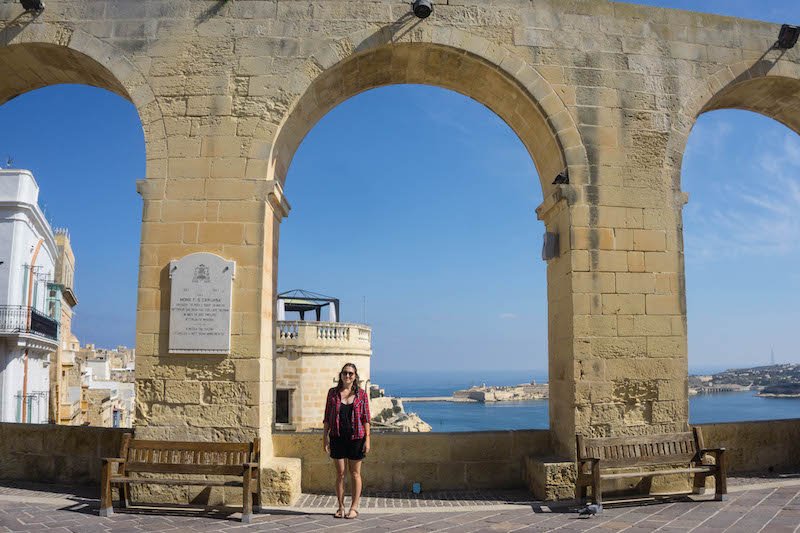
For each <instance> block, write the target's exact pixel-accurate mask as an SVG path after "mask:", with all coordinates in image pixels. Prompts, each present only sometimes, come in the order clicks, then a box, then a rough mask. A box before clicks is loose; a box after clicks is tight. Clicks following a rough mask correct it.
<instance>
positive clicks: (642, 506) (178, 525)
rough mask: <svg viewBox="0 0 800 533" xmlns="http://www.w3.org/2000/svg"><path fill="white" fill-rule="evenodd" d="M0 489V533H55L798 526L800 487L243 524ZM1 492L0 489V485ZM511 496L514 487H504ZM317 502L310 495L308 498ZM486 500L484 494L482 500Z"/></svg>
mask: <svg viewBox="0 0 800 533" xmlns="http://www.w3.org/2000/svg"><path fill="white" fill-rule="evenodd" d="M12 489H13V490H15V491H17V492H16V493H15V494H2V495H0V532H7V531H37V532H38V531H41V532H52V531H55V532H60V533H92V532H98V533H99V532H110V531H114V532H115V533H126V532H131V533H132V532H140V531H192V532H216V531H233V530H235V531H278V530H289V531H297V532H303V531H322V530H333V531H336V530H341V531H348V532H350V531H362V532H369V531H376V532H377V531H407V532H412V531H430V532H433V531H451V532H459V533H460V532H465V533H466V532H489V531H492V532H497V531H503V532H521V531H559V532H577V531H594V532H607V531H626V532H628V533H635V532H644V531H659V532H674V531H681V532H687V531H691V532H697V533H703V532H704V533H710V532H722V531H727V532H731V533H733V532H742V533H756V532H765V533H766V532H768V533H772V532H781V533H782V532H790V533H798V532H800V485H798V484H796V483H795V484H792V485H788V486H787V485H776V486H773V487H768V488H760V489H748V488H746V487H739V489H740V490H738V491H736V492H732V493H731V494H730V497H729V499H728V500H727V501H724V502H717V501H713V500H708V499H705V500H701V501H693V500H691V499H689V498H676V499H672V500H668V501H662V502H652V501H651V502H647V501H645V502H636V503H617V504H609V505H607V506H606V509H605V510H604V512H603V513H602V515H600V516H598V517H595V518H591V519H583V518H579V517H578V516H577V514H576V513H575V512H574V508H571V507H569V506H561V507H547V506H543V505H539V504H535V503H529V502H527V503H526V502H521V501H509V502H507V503H493V504H483V506H474V507H472V506H471V507H469V508H468V509H467V508H458V507H454V506H450V507H449V508H444V507H442V508H436V507H432V508H431V507H428V508H419V509H414V508H402V509H400V508H398V509H389V508H365V509H363V512H362V514H361V516H360V517H359V518H358V519H356V520H344V519H336V518H333V517H332V516H331V514H330V510H329V509H328V510H325V511H324V512H323V511H320V512H316V511H312V510H310V509H308V510H303V509H301V508H291V509H271V510H267V511H266V512H265V513H263V514H260V515H257V516H256V517H255V519H254V523H253V524H242V523H241V522H240V521H239V518H240V516H241V515H240V513H239V512H237V510H236V509H210V510H206V509H196V508H169V509H167V508H152V507H147V508H145V507H141V508H134V509H131V510H123V511H121V512H117V513H116V514H114V515H113V516H111V517H109V518H101V517H99V516H97V501H96V500H95V499H90V498H81V497H80V496H76V495H69V494H67V493H66V492H57V491H52V492H49V493H48V494H56V495H57V496H55V497H48V496H41V497H40V498H39V499H40V500H44V503H43V502H42V501H37V502H36V503H29V502H26V501H20V500H25V499H26V498H27V497H30V495H31V494H33V493H36V491H33V490H29V489H22V488H19V487H18V488H9V489H7V490H8V491H10V490H12ZM25 490H27V491H28V492H23V491H25ZM2 492H5V490H4V491H2ZM500 495H506V496H509V497H508V498H507V499H508V500H513V498H512V497H510V496H512V495H513V493H508V494H506V493H502V494H500ZM311 501H312V503H316V500H311ZM487 501H490V500H487Z"/></svg>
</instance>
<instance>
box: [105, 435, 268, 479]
mask: <svg viewBox="0 0 800 533" xmlns="http://www.w3.org/2000/svg"><path fill="white" fill-rule="evenodd" d="M260 451H261V450H260V442H259V439H255V440H254V441H253V442H242V443H240V442H186V441H183V442H180V441H157V440H137V439H131V438H127V439H124V441H123V444H122V446H121V449H120V457H123V458H125V459H126V462H125V465H124V470H123V471H122V472H124V473H128V472H153V473H164V474H216V475H242V473H243V471H244V468H243V465H244V463H251V462H254V463H257V462H258V461H259V455H260Z"/></svg>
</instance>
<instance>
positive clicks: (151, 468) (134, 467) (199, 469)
mask: <svg viewBox="0 0 800 533" xmlns="http://www.w3.org/2000/svg"><path fill="white" fill-rule="evenodd" d="M126 472H127V473H131V472H150V473H155V474H209V475H218V476H240V475H242V472H244V467H243V466H242V465H193V464H185V463H128V465H127V469H126Z"/></svg>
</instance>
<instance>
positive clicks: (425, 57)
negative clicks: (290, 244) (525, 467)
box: [264, 30, 588, 450]
mask: <svg viewBox="0 0 800 533" xmlns="http://www.w3.org/2000/svg"><path fill="white" fill-rule="evenodd" d="M380 35H381V34H378V36H380ZM384 37H385V36H384ZM448 37H449V38H448V39H446V40H443V41H441V42H436V41H433V40H432V41H426V42H400V43H398V42H393V40H392V39H385V38H378V37H376V35H375V34H369V35H367V34H361V35H357V36H354V37H351V38H348V39H345V40H343V41H341V42H340V43H338V44H337V45H334V46H331V47H330V48H328V49H327V52H331V51H334V52H333V53H328V54H326V53H325V52H318V53H317V54H316V55H315V56H313V57H312V60H311V61H310V62H309V64H312V65H316V66H321V65H324V64H325V61H326V60H327V61H328V62H330V63H332V64H331V65H330V66H328V67H327V68H326V69H325V70H323V71H322V72H320V73H319V74H318V75H317V76H316V78H314V80H313V81H312V82H311V83H309V84H308V86H307V87H306V88H305V89H304V91H303V92H302V95H301V96H300V97H299V99H298V100H297V101H296V103H295V105H294V106H293V107H292V108H291V109H290V111H289V112H288V113H287V114H286V116H285V117H284V120H283V121H282V123H281V125H280V127H279V129H278V131H277V132H276V134H275V138H274V139H275V140H274V142H273V145H272V150H271V154H270V159H269V162H270V169H269V171H270V174H269V178H270V179H271V180H273V183H278V184H281V185H282V184H283V183H284V182H285V180H286V175H287V172H288V169H289V166H290V164H291V161H292V158H293V157H294V154H295V152H296V150H297V148H298V146H299V145H300V143H301V142H302V140H303V138H304V137H305V136H306V134H307V133H308V132H309V130H310V129H311V128H312V127H313V126H314V125H315V124H316V123H317V122H318V121H319V120H320V119H321V118H322V117H323V116H324V115H325V114H326V113H328V112H329V111H330V110H331V109H333V108H334V107H336V106H337V105H338V104H340V103H342V102H343V101H345V100H346V99H348V98H350V97H352V96H354V95H356V94H359V93H361V92H364V91H367V90H369V89H373V88H376V87H380V86H386V85H392V84H404V83H409V84H424V85H433V86H438V87H442V88H446V89H450V90H453V91H456V92H458V93H461V94H463V95H465V96H468V97H471V98H473V99H475V100H477V101H478V102H480V103H482V104H483V105H485V106H486V107H488V108H489V109H491V110H492V111H493V112H495V113H496V114H497V115H498V116H499V117H500V118H501V119H503V120H504V121H505V122H506V123H507V124H508V125H509V126H510V127H511V129H512V130H513V131H514V132H515V133H516V134H517V135H518V136H519V138H520V140H521V141H522V143H523V144H524V145H525V147H526V149H527V150H528V153H529V154H530V156H531V158H532V159H533V162H534V164H535V166H536V169H537V171H538V174H539V179H540V184H539V185H540V187H541V190H542V196H543V197H544V198H545V202H544V204H543V206H542V208H540V209H538V210H537V212H538V213H539V217H540V218H541V219H542V220H543V221H544V223H545V226H546V228H547V231H548V232H552V233H557V234H560V236H561V242H562V245H561V251H562V253H560V254H558V256H557V257H555V258H553V259H551V260H550V261H548V268H547V284H548V292H547V294H548V332H549V333H548V367H549V382H550V428H551V430H552V431H553V434H554V438H555V441H556V443H557V446H558V448H559V449H562V450H563V449H569V447H570V445H571V443H572V442H573V441H574V434H575V409H574V387H575V385H574V379H573V372H574V368H573V358H572V347H571V345H570V343H568V342H562V341H563V340H564V339H568V338H569V337H570V336H571V321H569V320H567V317H570V316H572V307H571V306H572V297H571V285H570V283H571V282H570V278H569V275H568V272H569V270H570V261H571V258H570V256H569V254H568V253H563V252H564V251H565V250H567V249H568V246H569V242H570V240H569V239H570V237H569V227H570V220H569V216H570V215H569V210H567V209H561V208H554V206H555V204H557V203H558V202H557V199H558V198H559V197H560V196H559V195H560V194H561V193H562V190H561V189H560V188H559V186H557V185H553V183H552V182H553V179H554V178H555V177H556V176H557V175H558V174H559V173H560V172H561V171H563V170H564V169H568V170H569V172H570V175H571V177H573V179H575V180H576V181H579V180H580V179H581V176H583V175H585V174H586V171H587V169H588V163H587V158H586V152H585V149H584V147H583V145H582V143H581V138H580V135H579V133H578V130H577V128H576V126H575V123H574V121H573V118H572V115H571V114H570V113H569V112H568V111H567V109H566V107H565V106H564V104H563V102H562V100H561V99H560V97H559V96H558V94H557V93H556V92H555V91H554V90H553V88H552V87H551V86H550V85H549V84H548V83H547V82H546V81H545V80H544V78H542V77H541V76H540V75H539V73H538V72H537V71H536V70H535V69H534V68H532V67H531V66H529V65H527V64H526V63H525V62H523V61H522V60H520V59H519V58H517V57H515V56H514V55H513V54H511V53H510V52H508V51H506V50H504V49H502V48H499V47H497V46H496V45H491V44H490V43H489V42H488V41H484V40H483V39H480V38H477V37H474V36H471V35H468V34H466V33H463V32H461V31H459V30H453V31H452V32H451V33H448ZM387 40H388V42H387ZM465 44H466V45H467V46H465ZM348 52H351V53H350V55H347V53H348ZM340 55H342V56H345V57H344V58H343V59H338V58H339V57H340ZM336 59H338V60H336ZM409 149H410V150H412V149H413V148H412V147H411V146H410V147H409ZM554 200H555V201H554ZM532 207H533V206H532ZM278 233H279V232H278V228H277V226H275V227H274V228H273V230H272V235H273V239H274V242H273V250H274V252H273V263H272V265H273V268H272V279H271V280H266V279H265V280H264V286H265V287H269V286H272V287H273V291H274V290H275V288H276V287H277V255H278V251H277V250H278V247H277V245H276V244H275V243H276V242H277V240H278ZM265 300H266V299H265ZM265 304H266V302H265Z"/></svg>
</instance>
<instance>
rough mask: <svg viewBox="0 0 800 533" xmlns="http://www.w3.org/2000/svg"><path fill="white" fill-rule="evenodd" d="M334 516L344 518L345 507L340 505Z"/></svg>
mask: <svg viewBox="0 0 800 533" xmlns="http://www.w3.org/2000/svg"><path fill="white" fill-rule="evenodd" d="M333 517H334V518H344V507H339V509H337V510H336V512H335V513H333Z"/></svg>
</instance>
